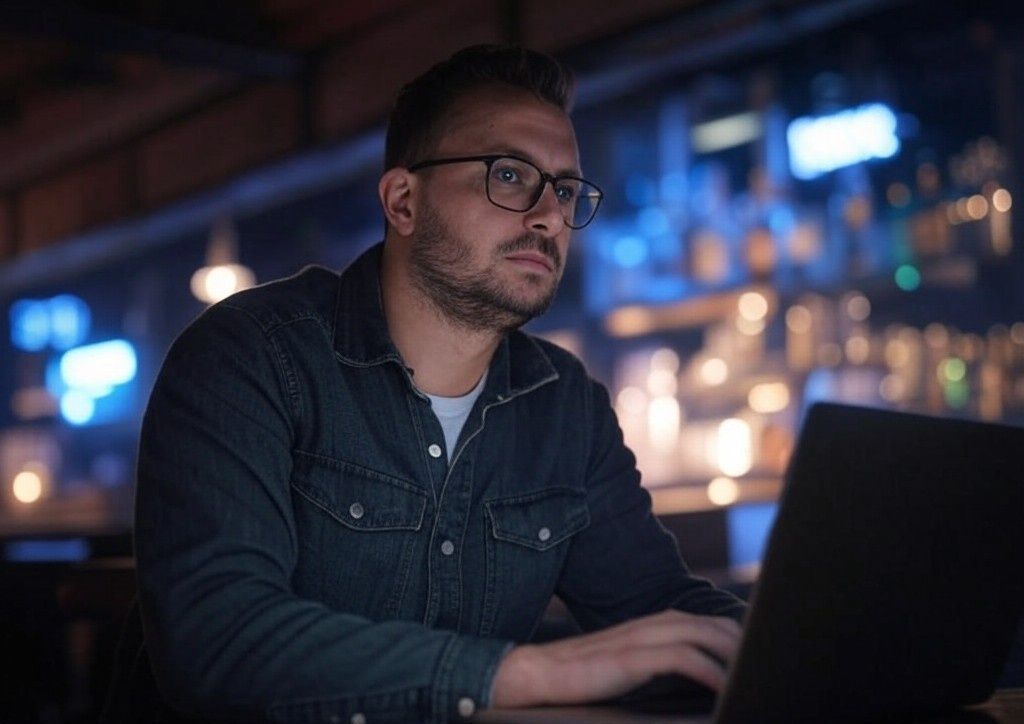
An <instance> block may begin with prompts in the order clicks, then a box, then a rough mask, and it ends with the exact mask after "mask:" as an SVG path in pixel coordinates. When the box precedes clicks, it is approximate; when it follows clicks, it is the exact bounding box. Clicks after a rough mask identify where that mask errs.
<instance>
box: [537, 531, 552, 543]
mask: <svg viewBox="0 0 1024 724" xmlns="http://www.w3.org/2000/svg"><path fill="white" fill-rule="evenodd" d="M537 537H538V538H540V539H541V540H542V541H545V540H547V539H548V538H550V537H551V530H550V529H549V528H541V529H540V530H538V531H537Z"/></svg>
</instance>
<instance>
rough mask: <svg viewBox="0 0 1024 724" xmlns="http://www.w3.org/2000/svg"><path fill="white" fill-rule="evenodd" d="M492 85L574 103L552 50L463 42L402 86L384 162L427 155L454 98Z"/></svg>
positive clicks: (566, 105) (405, 162) (567, 75)
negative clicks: (467, 45) (505, 86)
mask: <svg viewBox="0 0 1024 724" xmlns="http://www.w3.org/2000/svg"><path fill="white" fill-rule="evenodd" d="M491 85H507V86H512V87H514V88H522V89H524V90H527V91H529V92H531V93H533V94H534V95H535V96H536V97H537V98H538V99H540V100H542V101H547V102H548V103H551V104H553V105H555V106H557V107H559V108H561V109H562V110H563V111H565V112H566V113H568V112H569V110H570V107H571V105H572V92H573V87H574V82H573V76H572V73H571V72H570V71H569V69H568V68H566V67H565V66H563V65H562V64H561V63H559V62H558V61H557V60H555V59H554V58H552V57H551V56H550V55H545V54H544V53H539V52H537V51H534V50H527V49H525V48H520V47H518V46H514V45H472V46H470V47H468V48H463V49H462V50H460V51H459V52H457V53H455V55H453V56H452V57H450V58H449V59H448V60H445V61H442V62H440V63H438V64H437V65H435V66H434V67H432V68H431V69H430V70H428V71H427V72H425V73H424V74H423V75H421V76H419V77H418V78H416V79H415V80H413V81H411V82H410V83H408V84H407V85H405V86H404V87H403V88H402V90H401V91H399V93H398V97H397V99H396V100H395V106H394V109H393V110H392V111H391V117H390V119H389V120H388V133H387V140H386V142H385V148H384V168H385V169H389V168H394V167H395V166H409V165H411V164H413V163H415V162H416V161H421V160H423V159H422V155H423V154H425V153H426V152H428V151H429V150H430V148H431V147H432V146H433V145H434V144H436V143H437V141H438V137H439V136H440V134H441V133H442V131H443V127H444V123H445V121H446V120H447V116H448V114H449V112H450V111H451V110H452V108H453V107H454V105H455V104H456V102H458V101H459V100H460V99H461V98H463V97H464V96H466V95H467V94H468V93H470V92H472V91H474V90H478V89H480V88H481V87H484V86H491Z"/></svg>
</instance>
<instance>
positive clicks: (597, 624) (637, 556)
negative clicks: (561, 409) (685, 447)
mask: <svg viewBox="0 0 1024 724" xmlns="http://www.w3.org/2000/svg"><path fill="white" fill-rule="evenodd" d="M588 385H589V389H588V391H587V396H586V398H585V400H584V404H583V408H584V415H585V416H584V419H585V420H587V421H589V422H590V431H591V432H590V434H591V437H590V441H589V442H590V444H589V457H588V461H587V470H586V478H585V483H586V486H587V490H588V494H587V504H588V506H589V508H590V520H591V522H590V525H589V526H588V527H587V528H586V529H585V530H583V531H582V532H581V533H580V534H578V535H577V536H576V537H575V538H574V539H573V542H572V545H571V547H570V549H569V553H568V557H567V560H566V563H565V566H564V569H563V572H562V576H561V578H560V580H559V584H558V588H557V593H558V595H559V597H560V598H561V599H562V600H563V601H564V602H565V604H566V606H567V607H568V608H569V610H570V611H571V612H572V614H573V616H574V617H575V618H576V621H577V622H578V623H579V624H580V626H581V627H582V628H583V629H584V630H587V631H590V630H596V629H600V628H605V627H607V626H612V625H614V624H617V623H621V622H622V621H626V620H628V619H631V618H637V617H639V616H644V615H647V614H651V613H656V612H658V611H662V610H664V609H668V608H677V609H679V610H682V611H687V612H690V613H697V614H707V615H715V616H729V617H731V618H734V619H736V620H737V621H742V619H743V616H744V614H745V612H746V608H747V606H746V604H745V603H744V602H743V601H742V600H741V599H739V598H737V597H736V596H734V595H733V594H731V593H729V592H727V591H723V590H722V589H719V588H716V587H715V586H713V585H712V584H711V583H710V582H709V581H707V580H705V579H703V578H700V577H697V576H694V575H693V574H692V573H691V572H690V570H689V568H688V567H687V566H686V563H685V562H684V561H683V559H682V557H681V556H680V554H679V548H678V546H677V544H676V540H675V538H674V537H673V536H672V534H671V533H669V532H668V531H667V530H666V529H665V527H664V526H662V525H661V523H660V522H659V521H658V519H657V518H656V517H655V516H654V513H653V512H652V510H651V496H650V495H649V494H648V492H647V491H646V490H645V489H644V488H643V487H641V485H640V473H639V472H638V471H637V468H636V458H635V457H634V456H633V453H632V452H631V451H630V450H629V448H627V447H626V445H625V444H624V442H623V438H622V431H621V429H620V428H619V423H618V419H617V418H616V416H615V411H614V410H613V409H612V407H611V404H610V401H609V398H608V392H607V390H605V388H604V386H603V385H601V384H600V383H598V382H595V381H593V380H588Z"/></svg>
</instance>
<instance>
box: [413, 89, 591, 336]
mask: <svg viewBox="0 0 1024 724" xmlns="http://www.w3.org/2000/svg"><path fill="white" fill-rule="evenodd" d="M502 153H505V154H511V155H514V156H519V157H520V158H524V159H526V160H528V161H530V162H532V163H533V164H534V165H536V166H537V167H538V168H540V169H541V170H543V171H546V172H547V173H549V174H552V175H559V174H571V175H576V176H578V175H580V174H579V155H578V152H577V149H576V136H575V133H574V132H573V128H572V124H571V123H570V122H569V119H568V117H567V116H566V115H565V113H563V112H562V111H561V110H559V109H558V108H557V107H556V106H554V105H551V104H550V103H545V102H543V101H540V100H538V99H537V98H535V97H534V96H533V95H532V94H530V93H529V92H526V91H522V90H519V89H512V88H501V87H497V88H486V89H482V90H479V91H475V92H473V93H472V94H470V95H468V96H466V97H465V98H463V99H462V100H461V101H459V102H458V104H457V105H456V107H455V108H454V110H453V113H452V114H451V115H450V116H449V118H448V120H447V122H446V123H445V126H444V132H443V135H442V138H441V140H440V141H439V143H438V144H437V147H436V148H435V149H434V151H432V152H431V153H430V154H429V156H430V158H435V159H436V158H452V157H459V156H476V155H484V154H502ZM418 175H420V176H421V177H422V183H421V184H420V185H419V189H420V193H419V197H418V203H417V213H416V223H415V229H414V231H413V234H412V240H411V241H412V247H411V254H410V259H411V272H412V278H413V281H414V283H415V284H416V285H417V287H419V289H420V290H421V291H422V292H424V293H425V294H426V295H427V296H428V297H429V298H430V299H431V300H432V302H433V303H434V304H435V306H437V307H438V308H439V309H440V310H441V311H442V313H443V314H444V315H445V316H446V317H448V318H449V319H450V320H451V321H453V322H455V323H456V324H459V325H460V326H464V327H468V328H471V329H480V330H497V331H507V330H510V329H515V328H517V327H519V326H521V325H522V324H524V323H525V322H527V321H528V320H530V319H531V318H533V317H535V316H537V315H538V314H541V313H542V312H544V310H546V309H547V307H548V305H549V304H550V303H551V300H552V298H553V297H554V294H555V290H556V289H557V287H558V281H559V279H561V277H562V272H563V270H564V265H565V256H566V252H567V251H568V246H569V234H570V231H571V230H570V229H569V227H568V226H567V225H566V224H565V220H564V219H563V217H562V208H561V207H560V205H559V204H558V201H557V200H556V199H555V195H554V189H552V187H551V185H550V184H547V185H546V186H545V188H544V193H543V194H542V196H541V198H540V200H539V201H538V202H537V204H536V205H535V206H534V207H533V208H532V209H530V210H529V211H527V212H523V213H520V212H515V211H508V210H506V209H502V208H499V207H497V206H495V205H494V204H492V203H491V202H490V201H488V199H487V193H486V185H485V184H486V177H487V166H486V165H485V164H484V163H483V162H469V163H458V164H451V165H445V166H436V167H433V168H430V169H426V170H425V171H421V172H418Z"/></svg>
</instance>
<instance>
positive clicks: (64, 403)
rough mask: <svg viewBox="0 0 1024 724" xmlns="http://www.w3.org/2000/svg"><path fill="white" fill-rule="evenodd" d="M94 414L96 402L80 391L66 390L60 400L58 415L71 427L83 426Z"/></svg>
mask: <svg viewBox="0 0 1024 724" xmlns="http://www.w3.org/2000/svg"><path fill="white" fill-rule="evenodd" d="M95 413H96V401H95V400H94V399H93V398H92V397H90V396H89V395H88V394H86V393H85V392H82V391H80V390H68V391H67V392H65V393H64V394H63V395H61V398H60V414H61V416H62V417H63V418H64V419H65V420H67V421H68V422H70V423H71V424H72V425H84V424H86V423H87V422H89V421H90V420H91V419H92V416H93V415H94V414H95Z"/></svg>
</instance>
